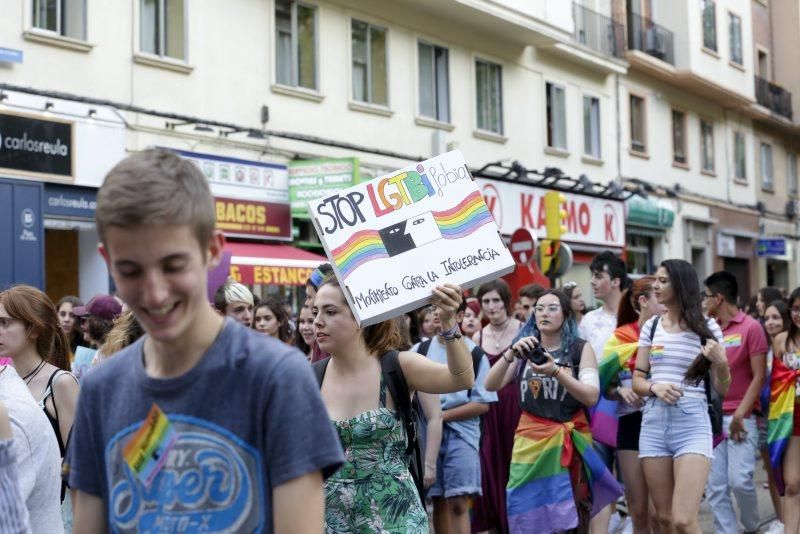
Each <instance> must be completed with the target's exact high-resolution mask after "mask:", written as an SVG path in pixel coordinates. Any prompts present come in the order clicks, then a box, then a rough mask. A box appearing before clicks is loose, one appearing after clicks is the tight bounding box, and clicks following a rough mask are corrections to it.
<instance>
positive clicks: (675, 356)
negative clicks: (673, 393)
mask: <svg viewBox="0 0 800 534" xmlns="http://www.w3.org/2000/svg"><path fill="white" fill-rule="evenodd" d="M654 320H655V318H654V317H652V318H650V319H648V320H647V322H646V323H644V325H643V326H642V332H641V334H640V335H639V346H640V347H648V348H649V349H650V375H651V381H652V382H654V383H656V384H675V385H676V386H679V387H680V388H681V389H682V390H683V394H684V396H686V397H693V398H699V399H705V398H706V390H705V386H704V385H703V382H702V381H701V382H700V383H699V384H698V385H697V386H694V385H689V384H686V383H685V382H684V381H683V377H684V376H685V375H686V370H687V369H688V368H689V366H690V365H691V364H692V362H693V361H694V360H695V358H697V355H698V354H700V346H701V345H700V336H698V335H697V334H695V333H694V332H691V331H689V332H679V333H677V334H672V333H670V332H667V331H666V330H664V325H663V323H662V322H661V321H659V322H658V326H657V327H656V332H655V336H654V338H653V339H652V340H651V339H650V332H651V331H652V329H653V321H654ZM707 322H708V328H709V330H711V333H712V334H714V337H715V338H717V341H719V342H720V343H722V330H721V329H720V327H719V325H718V324H717V322H716V321H714V320H713V319H708V320H707Z"/></svg>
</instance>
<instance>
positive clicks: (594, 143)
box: [583, 96, 602, 159]
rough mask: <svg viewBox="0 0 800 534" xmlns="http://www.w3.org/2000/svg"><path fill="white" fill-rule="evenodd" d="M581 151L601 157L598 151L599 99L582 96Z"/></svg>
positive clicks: (596, 157)
mask: <svg viewBox="0 0 800 534" xmlns="http://www.w3.org/2000/svg"><path fill="white" fill-rule="evenodd" d="M583 153H584V154H586V155H587V156H591V157H593V158H594V159H602V158H601V152H600V99H598V98H596V97H593V96H584V97H583Z"/></svg>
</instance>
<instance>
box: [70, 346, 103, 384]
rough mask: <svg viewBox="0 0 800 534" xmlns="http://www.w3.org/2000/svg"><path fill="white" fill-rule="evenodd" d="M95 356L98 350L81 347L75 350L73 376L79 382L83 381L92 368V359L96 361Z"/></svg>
mask: <svg viewBox="0 0 800 534" xmlns="http://www.w3.org/2000/svg"><path fill="white" fill-rule="evenodd" d="M95 354H97V351H96V350H94V349H90V348H88V347H84V346H81V345H79V346H78V347H77V348H76V349H75V358H74V359H73V360H72V374H74V375H75V377H76V378H77V379H78V380H83V377H84V375H85V374H86V373H87V372H88V371H89V369H90V368H91V367H92V359H94V355H95Z"/></svg>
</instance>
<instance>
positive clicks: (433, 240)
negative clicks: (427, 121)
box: [309, 151, 514, 326]
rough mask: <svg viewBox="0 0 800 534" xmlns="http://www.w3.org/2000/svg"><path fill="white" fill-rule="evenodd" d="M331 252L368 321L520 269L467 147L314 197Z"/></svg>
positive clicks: (314, 211) (355, 306) (312, 207)
mask: <svg viewBox="0 0 800 534" xmlns="http://www.w3.org/2000/svg"><path fill="white" fill-rule="evenodd" d="M309 212H310V213H311V216H312V218H313V220H314V224H315V226H316V228H317V232H318V233H319V236H320V239H321V241H322V243H323V246H324V247H325V252H326V253H327V255H328V258H330V259H331V263H332V265H333V267H334V270H335V271H336V274H337V277H338V278H339V280H340V282H341V283H342V285H343V287H345V288H346V292H345V293H346V296H347V298H348V301H349V303H350V307H351V309H352V310H353V313H354V314H355V316H356V318H357V320H358V321H359V323H360V324H361V325H362V326H365V325H369V324H374V323H376V322H380V321H382V320H385V319H388V318H390V317H394V316H396V315H400V314H401V313H403V312H405V311H408V310H411V309H415V308H417V307H419V306H420V305H422V304H424V303H425V302H427V301H428V300H429V298H430V295H431V290H432V289H433V287H435V286H436V285H441V284H444V283H448V282H449V283H453V284H459V285H461V286H462V287H465V288H466V287H472V286H474V285H477V284H479V283H481V282H483V281H485V280H489V279H494V278H497V277H499V276H501V275H502V274H505V273H507V272H510V271H511V270H513V268H514V262H513V260H512V259H511V255H510V254H509V253H508V251H507V250H506V248H505V246H504V245H503V242H502V241H501V239H500V236H499V235H498V232H497V226H496V225H495V224H494V220H493V219H492V216H491V214H490V213H489V210H488V208H487V206H486V204H485V202H484V201H483V197H482V196H481V194H480V192H479V191H478V189H477V187H476V186H475V183H474V181H473V180H472V176H471V175H470V173H469V171H468V170H467V167H466V164H465V162H464V158H463V157H462V156H461V153H460V152H457V151H455V152H449V153H447V154H444V155H441V156H438V157H436V158H433V159H430V160H426V161H423V162H421V163H417V164H414V165H410V166H408V167H406V168H404V169H401V170H399V171H397V172H395V173H392V174H389V175H386V176H383V177H379V178H376V179H374V180H370V181H369V182H366V183H363V184H359V185H356V186H354V187H351V188H349V189H346V190H344V191H340V192H338V193H336V194H333V195H329V196H327V197H324V198H321V199H319V200H316V201H312V202H310V203H309Z"/></svg>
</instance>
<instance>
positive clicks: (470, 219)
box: [432, 191, 494, 239]
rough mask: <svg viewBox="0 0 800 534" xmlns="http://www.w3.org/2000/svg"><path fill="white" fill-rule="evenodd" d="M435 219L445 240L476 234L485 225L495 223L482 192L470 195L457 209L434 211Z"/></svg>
mask: <svg viewBox="0 0 800 534" xmlns="http://www.w3.org/2000/svg"><path fill="white" fill-rule="evenodd" d="M432 213H433V219H434V220H435V221H436V224H437V226H439V230H440V231H441V232H442V237H443V238H445V239H460V238H462V237H466V236H468V235H470V234H471V233H473V232H475V231H476V230H477V229H478V228H480V227H481V226H483V225H484V224H486V223H488V222H491V221H493V220H494V219H492V215H491V213H489V208H487V207H486V202H484V200H483V197H482V196H481V194H480V192H478V191H474V192H472V193H470V194H469V195H468V196H467V197H466V198H465V199H464V200H462V201H461V202H459V203H458V204H457V205H456V206H455V207H453V208H450V209H449V210H446V211H434V212H432Z"/></svg>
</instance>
